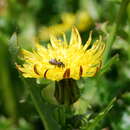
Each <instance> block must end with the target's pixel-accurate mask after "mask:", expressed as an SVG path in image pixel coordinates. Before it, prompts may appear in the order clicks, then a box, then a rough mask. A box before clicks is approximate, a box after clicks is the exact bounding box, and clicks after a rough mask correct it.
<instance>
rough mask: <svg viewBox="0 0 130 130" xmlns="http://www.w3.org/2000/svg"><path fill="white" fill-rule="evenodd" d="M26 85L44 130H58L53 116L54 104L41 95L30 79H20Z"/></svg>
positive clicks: (58, 127)
mask: <svg viewBox="0 0 130 130" xmlns="http://www.w3.org/2000/svg"><path fill="white" fill-rule="evenodd" d="M22 80H23V82H24V84H25V85H26V87H28V89H29V92H30V95H31V98H32V101H33V103H34V105H35V107H36V109H37V111H38V113H39V115H40V117H41V120H42V122H43V124H44V127H45V130H60V125H59V124H58V123H57V122H56V120H55V119H54V117H53V110H54V107H55V106H54V105H51V104H49V103H48V102H46V101H45V100H44V99H43V98H42V97H41V89H40V88H39V87H37V85H36V83H35V82H34V81H33V80H31V79H22Z"/></svg>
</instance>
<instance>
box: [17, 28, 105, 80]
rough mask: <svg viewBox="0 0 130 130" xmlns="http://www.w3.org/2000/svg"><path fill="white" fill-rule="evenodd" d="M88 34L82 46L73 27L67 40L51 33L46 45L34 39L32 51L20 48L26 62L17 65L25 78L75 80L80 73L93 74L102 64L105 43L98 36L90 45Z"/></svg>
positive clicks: (81, 75) (83, 74)
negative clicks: (35, 42)
mask: <svg viewBox="0 0 130 130" xmlns="http://www.w3.org/2000/svg"><path fill="white" fill-rule="evenodd" d="M91 34H92V33H90V36H89V39H88V41H87V42H86V44H85V45H84V46H83V45H82V41H81V37H80V34H79V32H78V30H77V29H76V28H75V27H74V28H73V29H72V34H71V38H70V43H68V42H67V40H66V37H65V35H63V39H64V40H63V41H62V40H59V39H57V38H56V37H55V36H51V39H50V41H51V44H48V46H47V47H46V48H45V47H43V46H41V45H40V44H38V43H37V44H36V50H35V51H33V52H29V51H26V50H23V51H22V54H23V59H24V60H25V63H24V64H23V65H22V66H20V65H17V68H18V69H19V70H20V71H21V72H22V73H23V76H24V77H28V78H46V79H50V80H56V81H59V80H62V79H65V78H73V79H75V80H78V79H79V78H80V77H92V76H94V75H95V74H96V72H97V71H98V70H99V69H100V67H101V61H102V54H103V52H104V48H105V44H104V43H103V42H102V38H100V39H99V40H97V41H96V42H95V43H94V44H93V45H92V47H89V46H90V43H91V39H92V37H91ZM88 48H89V49H88Z"/></svg>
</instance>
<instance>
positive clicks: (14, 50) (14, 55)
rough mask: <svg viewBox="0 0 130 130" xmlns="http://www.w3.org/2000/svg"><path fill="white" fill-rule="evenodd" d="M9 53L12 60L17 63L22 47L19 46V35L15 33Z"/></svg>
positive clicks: (10, 42)
mask: <svg viewBox="0 0 130 130" xmlns="http://www.w3.org/2000/svg"><path fill="white" fill-rule="evenodd" d="M8 45H9V52H10V54H11V56H12V60H13V61H14V62H15V61H16V59H17V57H18V53H19V51H20V47H19V46H18V41H17V34H16V33H14V34H13V35H12V37H11V38H10V40H9V44H8Z"/></svg>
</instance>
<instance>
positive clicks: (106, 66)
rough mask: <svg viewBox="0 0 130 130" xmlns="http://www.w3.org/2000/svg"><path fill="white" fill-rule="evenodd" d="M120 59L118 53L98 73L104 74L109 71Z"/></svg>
mask: <svg viewBox="0 0 130 130" xmlns="http://www.w3.org/2000/svg"><path fill="white" fill-rule="evenodd" d="M118 61H119V55H118V54H116V55H115V56H113V57H112V58H111V59H110V60H109V61H108V62H107V63H106V64H105V65H104V66H103V68H102V69H101V71H100V72H99V74H98V75H102V74H104V73H106V72H108V71H109V70H110V68H111V66H112V65H113V64H115V63H117V62H118Z"/></svg>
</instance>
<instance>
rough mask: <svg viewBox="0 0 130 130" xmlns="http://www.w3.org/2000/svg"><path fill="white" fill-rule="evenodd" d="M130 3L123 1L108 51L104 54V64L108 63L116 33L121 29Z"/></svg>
mask: <svg viewBox="0 0 130 130" xmlns="http://www.w3.org/2000/svg"><path fill="white" fill-rule="evenodd" d="M129 2H130V0H122V3H121V6H120V9H119V13H118V15H117V18H116V21H115V23H114V24H113V25H112V30H111V33H110V36H109V39H108V41H107V44H106V51H105V54H104V63H106V61H107V59H108V58H109V56H110V50H111V47H112V45H113V43H114V41H115V37H116V33H117V31H118V29H119V28H120V25H121V20H122V17H123V15H124V13H125V11H126V7H127V5H128V3H129Z"/></svg>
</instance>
